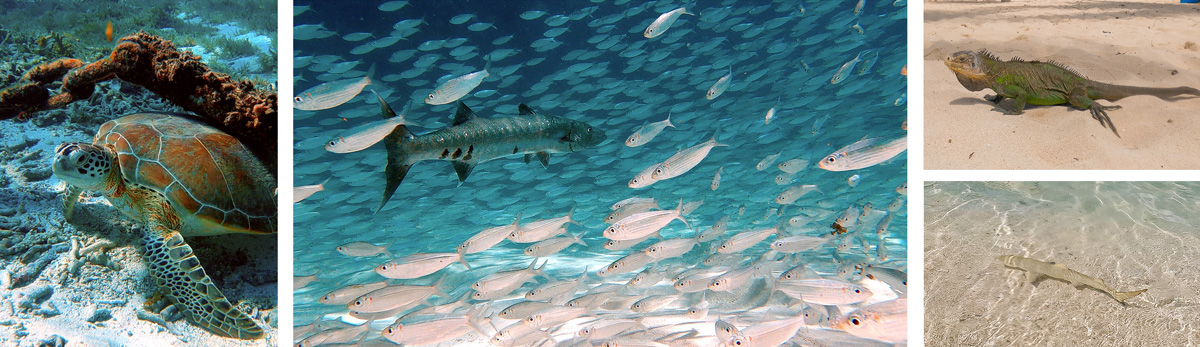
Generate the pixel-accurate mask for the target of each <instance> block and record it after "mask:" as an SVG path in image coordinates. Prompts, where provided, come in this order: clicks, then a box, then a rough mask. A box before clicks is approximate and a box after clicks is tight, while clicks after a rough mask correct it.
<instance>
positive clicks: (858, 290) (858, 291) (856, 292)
mask: <svg viewBox="0 0 1200 347" xmlns="http://www.w3.org/2000/svg"><path fill="white" fill-rule="evenodd" d="M854 293H855V294H861V293H862V290H861V289H855V290H854Z"/></svg>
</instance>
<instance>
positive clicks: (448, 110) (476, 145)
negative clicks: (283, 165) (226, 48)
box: [293, 0, 907, 347]
mask: <svg viewBox="0 0 1200 347" xmlns="http://www.w3.org/2000/svg"><path fill="white" fill-rule="evenodd" d="M343 6H359V4H357V3H347V4H344V5H343ZM430 6H433V5H432V3H417V2H412V3H410V2H409V1H388V2H384V3H382V4H370V5H369V6H368V7H367V8H366V9H365V10H367V11H369V12H372V13H374V16H376V18H372V21H371V22H377V23H372V24H371V25H372V26H370V27H356V28H352V29H344V30H343V29H338V30H337V31H335V30H334V29H331V28H342V27H343V26H340V25H337V24H334V23H331V22H330V21H327V20H325V19H323V18H322V15H323V14H322V11H321V9H320V8H319V7H317V8H310V7H308V6H304V7H302V8H301V7H297V8H296V9H295V11H294V15H295V16H296V17H295V21H296V25H295V27H294V28H293V30H294V37H295V39H296V40H297V44H296V51H295V56H296V58H295V64H294V67H295V69H296V76H297V79H296V84H297V85H300V86H308V87H306V88H299V87H298V88H297V90H303V92H300V93H298V94H297V96H296V97H295V99H294V102H295V108H296V109H297V110H298V111H297V112H296V115H295V122H296V125H295V138H294V150H295V153H296V154H295V163H296V167H295V170H294V176H295V182H296V184H297V186H296V187H295V188H294V190H293V193H294V196H295V198H294V199H293V200H294V202H295V205H294V206H293V207H294V216H295V217H294V219H295V223H296V227H295V230H296V239H295V251H294V253H293V254H294V264H295V273H296V277H295V278H294V281H293V285H294V290H295V293H294V306H295V307H294V315H293V318H294V322H295V326H294V331H295V334H294V336H293V340H294V344H295V345H296V346H322V345H337V346H396V345H437V346H486V345H493V346H739V347H742V346H788V345H801V346H810V345H845V346H891V345H904V344H906V343H907V296H906V293H907V275H906V272H907V256H906V251H907V230H906V227H905V224H906V219H907V213H906V209H905V206H904V204H905V201H906V194H907V185H906V184H905V181H906V174H905V173H906V170H907V169H906V166H905V164H904V162H905V160H904V157H903V153H904V151H905V149H906V138H907V136H906V134H905V132H904V130H903V129H902V128H901V127H902V124H904V116H903V115H904V114H905V110H904V108H903V107H902V103H898V102H896V103H894V102H893V100H896V99H897V97H902V96H903V95H905V90H906V86H905V83H906V80H905V78H904V76H902V75H900V71H901V68H902V66H904V65H905V64H904V54H905V44H906V42H905V38H904V35H903V34H899V35H897V34H895V32H896V30H899V32H901V33H903V29H904V22H905V20H906V17H905V13H906V8H905V5H904V3H903V1H896V2H890V1H888V2H866V1H859V2H857V3H842V2H811V3H805V4H801V3H799V2H782V3H765V2H764V3H757V2H754V3H751V2H745V3H743V2H727V3H726V4H723V5H718V4H709V3H694V2H691V3H683V2H679V1H663V2H637V1H629V0H617V1H613V2H600V1H593V2H562V3H552V4H550V6H548V7H538V5H537V4H526V3H520V4H514V5H513V6H512V7H513V8H512V9H510V10H512V12H511V13H512V15H508V14H500V13H491V12H489V11H487V9H485V8H454V9H448V10H449V11H451V14H449V15H444V14H439V13H438V12H429V11H425V9H427V8H428V7H430ZM522 6H526V7H528V8H522ZM685 7H686V8H685ZM454 12H457V13H454ZM509 17H512V18H509ZM514 23H516V26H514ZM376 24H378V25H376ZM897 28H899V29H897ZM639 32H641V35H638V33H639ZM530 33H533V35H532V37H531V35H530ZM539 33H540V34H539ZM330 43H336V45H331V44H330ZM331 46H336V47H346V49H344V50H342V51H330V50H329V48H328V47H331ZM376 75H378V76H376ZM366 90H370V91H372V93H363V92H364V91H366ZM718 97H719V98H718ZM389 102H390V103H391V104H393V105H398V104H397V103H404V104H405V105H407V106H406V107H404V110H403V111H402V112H400V113H396V112H395V111H393V110H392V109H391V106H388V103H389ZM467 105H469V106H467ZM475 110H478V111H480V113H481V114H484V116H479V117H475V115H474V112H475ZM535 110H536V111H535ZM764 112H765V116H764ZM542 113H544V114H546V115H554V116H546V115H542ZM417 123H419V124H417ZM668 128H670V129H668ZM417 129H422V130H417ZM585 133H586V134H585ZM416 134H420V135H416ZM517 134H520V135H517ZM593 134H594V135H593ZM605 134H607V135H609V136H605ZM517 136H520V137H521V138H520V139H517V138H516V137H517ZM380 142H383V143H384V145H382V146H376V145H375V144H376V143H380ZM548 153H564V154H563V155H556V156H555V159H554V162H553V163H551V162H550V161H549V159H548V155H549V154H548ZM473 155H481V156H482V157H480V158H473ZM521 156H524V160H523V161H522V160H521V158H520V157H521ZM533 158H537V160H538V161H540V162H541V163H542V165H530V164H528V163H529V162H530V161H531V160H532V159H533ZM893 158H895V159H893ZM492 159H494V160H492ZM421 160H426V161H439V160H440V161H449V162H450V163H449V164H450V165H446V164H440V163H429V164H421V165H413V164H415V163H416V162H417V161H421ZM396 165H403V168H402V170H400V168H398V167H395V166H396ZM410 166H411V169H410ZM448 167H453V168H454V170H455V171H456V172H457V173H458V179H454V178H453V177H454V175H452V174H449V170H447V169H448ZM381 172H386V173H387V176H386V177H385V176H383V175H381V174H380V173H381ZM397 174H398V176H397ZM468 174H469V175H470V178H471V179H470V180H467V177H468V176H467V175H468ZM710 175H711V176H710ZM397 177H398V178H397ZM400 179H403V182H400ZM314 183H319V184H314ZM306 184H307V185H306ZM385 185H386V187H385ZM385 188H386V192H384V195H385V196H384V200H383V202H384V203H386V202H387V201H389V200H390V201H392V202H391V203H390V204H384V203H380V200H379V194H380V192H381V191H384V190H385ZM393 192H394V194H393Z"/></svg>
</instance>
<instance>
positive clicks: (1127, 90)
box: [1089, 83, 1200, 101]
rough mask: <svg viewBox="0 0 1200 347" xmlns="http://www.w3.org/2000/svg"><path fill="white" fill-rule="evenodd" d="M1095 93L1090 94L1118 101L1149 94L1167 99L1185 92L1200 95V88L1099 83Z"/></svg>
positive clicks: (1094, 97)
mask: <svg viewBox="0 0 1200 347" xmlns="http://www.w3.org/2000/svg"><path fill="white" fill-rule="evenodd" d="M1093 93H1094V94H1096V95H1089V97H1090V98H1092V99H1104V100H1108V101H1117V100H1121V99H1124V98H1127V97H1130V96H1134V95H1149V96H1153V97H1157V98H1159V99H1163V100H1166V99H1167V98H1169V97H1174V96H1179V95H1184V94H1187V95H1195V96H1200V89H1196V88H1192V87H1175V88H1148V87H1134V86H1122V85H1116V84H1104V83H1097V85H1096V86H1095V88H1093Z"/></svg>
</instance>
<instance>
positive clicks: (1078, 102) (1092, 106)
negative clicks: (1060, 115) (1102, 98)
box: [1067, 88, 1121, 137]
mask: <svg viewBox="0 0 1200 347" xmlns="http://www.w3.org/2000/svg"><path fill="white" fill-rule="evenodd" d="M1067 102H1068V103H1070V104H1071V106H1075V107H1078V108H1080V109H1084V110H1088V111H1090V112H1091V113H1092V119H1095V120H1097V121H1099V122H1100V126H1102V127H1105V128H1108V129H1110V130H1112V132H1113V135H1117V137H1121V134H1118V133H1117V127H1116V126H1115V125H1113V123H1112V118H1109V117H1108V112H1105V111H1106V110H1116V109H1120V108H1121V106H1104V105H1100V103H1097V102H1096V101H1095V100H1092V99H1091V98H1089V97H1088V96H1087V91H1086V90H1085V89H1083V88H1075V89H1073V90H1071V93H1070V94H1069V95H1067Z"/></svg>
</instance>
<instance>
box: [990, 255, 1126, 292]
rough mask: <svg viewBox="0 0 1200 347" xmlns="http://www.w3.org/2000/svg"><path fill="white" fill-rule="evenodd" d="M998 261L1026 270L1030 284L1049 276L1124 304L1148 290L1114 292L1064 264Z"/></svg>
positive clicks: (1013, 259)
mask: <svg viewBox="0 0 1200 347" xmlns="http://www.w3.org/2000/svg"><path fill="white" fill-rule="evenodd" d="M997 259H1000V262H1001V263H1004V266H1007V267H1010V268H1014V269H1018V270H1024V271H1025V279H1027V280H1029V282H1030V283H1032V282H1037V280H1038V279H1040V278H1041V277H1042V276H1047V277H1051V278H1056V279H1059V280H1063V281H1066V282H1067V283H1070V284H1071V285H1072V286H1075V288H1082V287H1084V286H1088V287H1092V288H1096V289H1099V290H1100V291H1103V292H1105V293H1108V295H1111V296H1112V297H1113V299H1117V302H1120V303H1124V302H1125V300H1128V299H1129V298H1132V297H1135V296H1137V295H1138V294H1141V293H1142V292H1145V291H1146V290H1147V289H1142V290H1137V291H1132V292H1118V291H1116V290H1113V289H1112V287H1109V286H1108V284H1105V283H1104V281H1101V280H1099V279H1097V278H1095V277H1092V276H1088V275H1084V274H1081V273H1078V272H1075V270H1071V269H1068V268H1067V266H1066V265H1063V264H1055V263H1047V262H1044V261H1040V260H1036V259H1029V258H1025V257H1018V256H1015V255H1002V256H999V257H997Z"/></svg>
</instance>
